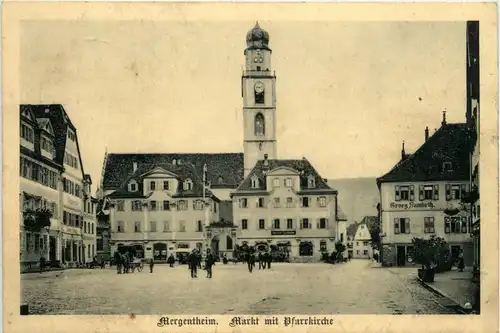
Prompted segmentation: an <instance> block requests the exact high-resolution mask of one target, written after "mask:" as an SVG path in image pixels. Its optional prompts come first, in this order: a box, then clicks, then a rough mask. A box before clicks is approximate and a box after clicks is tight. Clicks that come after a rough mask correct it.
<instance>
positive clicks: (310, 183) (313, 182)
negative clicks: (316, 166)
mask: <svg viewBox="0 0 500 333" xmlns="http://www.w3.org/2000/svg"><path fill="white" fill-rule="evenodd" d="M307 187H308V188H315V187H316V179H315V178H314V176H313V175H310V176H309V177H307Z"/></svg>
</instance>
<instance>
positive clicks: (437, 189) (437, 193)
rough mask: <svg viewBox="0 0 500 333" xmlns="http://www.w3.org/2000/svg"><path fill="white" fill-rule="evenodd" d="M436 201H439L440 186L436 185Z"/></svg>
mask: <svg viewBox="0 0 500 333" xmlns="http://www.w3.org/2000/svg"><path fill="white" fill-rule="evenodd" d="M434 200H439V185H434Z"/></svg>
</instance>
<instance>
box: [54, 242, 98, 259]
mask: <svg viewBox="0 0 500 333" xmlns="http://www.w3.org/2000/svg"><path fill="white" fill-rule="evenodd" d="M86 248H87V257H88V258H89V259H90V260H92V258H94V256H95V245H94V244H92V245H91V244H87V247H86ZM90 249H92V251H91V250H90ZM62 250H63V259H64V260H65V261H77V260H80V262H83V261H84V260H85V259H84V258H83V256H84V254H85V245H84V244H83V245H81V246H78V244H76V243H69V242H68V243H67V244H66V245H65V246H63V247H62Z"/></svg>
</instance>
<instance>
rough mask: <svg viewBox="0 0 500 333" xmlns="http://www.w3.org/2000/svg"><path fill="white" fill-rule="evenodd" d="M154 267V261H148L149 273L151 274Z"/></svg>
mask: <svg viewBox="0 0 500 333" xmlns="http://www.w3.org/2000/svg"><path fill="white" fill-rule="evenodd" d="M154 266H155V260H154V259H153V258H151V259H149V273H153V267H154Z"/></svg>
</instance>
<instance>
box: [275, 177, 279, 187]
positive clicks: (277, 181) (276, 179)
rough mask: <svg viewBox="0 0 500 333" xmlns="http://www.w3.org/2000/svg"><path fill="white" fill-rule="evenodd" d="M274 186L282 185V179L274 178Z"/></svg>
mask: <svg viewBox="0 0 500 333" xmlns="http://www.w3.org/2000/svg"><path fill="white" fill-rule="evenodd" d="M273 187H280V179H279V178H274V179H273Z"/></svg>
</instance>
